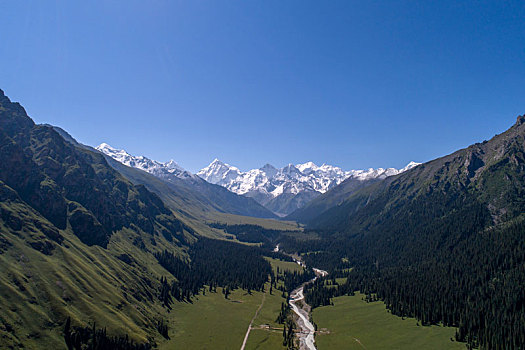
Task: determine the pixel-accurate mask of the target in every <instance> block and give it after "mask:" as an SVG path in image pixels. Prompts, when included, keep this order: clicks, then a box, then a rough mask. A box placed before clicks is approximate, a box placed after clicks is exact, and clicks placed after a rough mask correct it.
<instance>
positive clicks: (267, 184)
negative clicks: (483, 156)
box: [197, 159, 418, 204]
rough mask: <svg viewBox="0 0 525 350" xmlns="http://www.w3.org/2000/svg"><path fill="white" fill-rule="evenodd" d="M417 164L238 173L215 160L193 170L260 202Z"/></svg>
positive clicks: (381, 175) (307, 166) (302, 167)
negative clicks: (397, 166) (359, 168)
mask: <svg viewBox="0 0 525 350" xmlns="http://www.w3.org/2000/svg"><path fill="white" fill-rule="evenodd" d="M416 165H418V163H415V162H410V163H409V164H408V165H407V166H406V167H405V168H403V169H399V170H398V169H394V168H389V169H383V168H378V169H372V168H371V169H368V170H350V171H344V170H342V169H341V168H339V167H335V166H332V165H328V164H323V165H322V166H317V165H316V164H315V163H313V162H306V163H303V164H297V165H294V164H288V165H287V166H285V167H283V168H281V169H277V168H275V167H274V166H272V165H270V164H266V165H265V166H263V167H262V168H259V169H252V170H249V171H247V172H242V171H240V170H239V169H238V168H236V167H234V166H231V165H229V164H226V163H223V162H221V161H220V160H218V159H215V160H214V161H213V162H212V163H210V165H208V166H207V167H206V168H204V169H202V170H201V171H199V172H198V173H197V175H198V176H200V177H201V178H203V179H204V180H206V181H208V182H211V183H213V184H217V185H221V186H223V187H226V188H227V189H228V190H230V191H232V192H235V193H237V194H241V195H246V196H250V197H254V198H256V199H257V200H258V201H259V202H260V203H261V204H265V202H268V201H269V200H271V199H273V198H276V197H278V196H280V195H282V194H284V193H289V194H293V195H296V194H299V193H301V192H310V193H318V194H321V193H325V192H326V191H328V190H329V189H331V188H332V187H335V186H337V185H339V184H340V183H341V182H343V181H344V180H346V179H348V178H354V179H356V180H359V181H365V180H369V179H375V178H380V179H383V178H386V177H388V176H392V175H397V174H399V173H401V172H404V171H406V170H409V169H411V168H413V167H414V166H416Z"/></svg>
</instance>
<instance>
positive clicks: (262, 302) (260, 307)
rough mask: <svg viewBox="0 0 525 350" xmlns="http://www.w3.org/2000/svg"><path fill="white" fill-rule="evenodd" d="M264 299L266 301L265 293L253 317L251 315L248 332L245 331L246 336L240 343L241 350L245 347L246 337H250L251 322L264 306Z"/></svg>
mask: <svg viewBox="0 0 525 350" xmlns="http://www.w3.org/2000/svg"><path fill="white" fill-rule="evenodd" d="M265 299H266V293H264V294H263V297H262V301H261V305H259V308H258V309H257V311H255V315H253V317H252V320H251V321H250V325H249V326H248V330H247V331H246V335H245V336H244V340H243V342H242V346H241V350H244V347H245V346H246V342H247V341H248V337H249V336H250V332H251V330H252V324H253V321H255V319H256V318H257V315H259V311H261V309H262V307H263V305H264V300H265Z"/></svg>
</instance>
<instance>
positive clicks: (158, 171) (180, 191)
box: [96, 143, 276, 218]
mask: <svg viewBox="0 0 525 350" xmlns="http://www.w3.org/2000/svg"><path fill="white" fill-rule="evenodd" d="M96 150H98V151H99V152H101V153H103V154H104V155H106V156H107V158H108V161H109V163H110V164H111V165H112V166H113V167H116V168H118V169H119V171H121V172H126V173H128V172H130V169H138V170H140V172H146V173H148V174H151V175H153V176H155V177H156V178H159V179H161V180H162V181H163V182H165V183H166V184H167V187H168V188H169V190H167V189H164V190H160V191H159V190H155V189H153V183H154V182H155V181H151V178H150V177H144V176H140V174H139V173H137V172H134V175H132V177H133V178H135V179H136V180H137V181H139V178H141V179H140V183H141V184H144V185H146V186H150V189H151V190H153V191H154V192H156V193H158V194H159V195H160V196H161V197H166V196H167V195H170V194H171V195H172V197H173V196H176V197H179V198H180V197H182V198H183V201H185V202H187V201H191V200H193V202H198V203H199V204H198V206H200V207H205V208H208V209H207V210H213V211H218V212H221V213H228V214H235V215H245V216H252V217H258V218H275V217H276V216H275V215H274V214H273V213H272V212H271V211H270V210H268V209H266V208H265V207H263V206H262V205H260V204H259V203H257V202H256V201H255V200H253V199H252V198H247V197H244V196H240V195H237V194H235V193H233V192H230V191H228V190H227V189H225V188H223V187H222V186H218V185H215V184H211V183H209V182H207V181H205V180H203V179H201V178H200V177H198V176H196V175H194V174H192V173H190V172H189V171H187V170H184V169H183V168H182V167H180V166H179V165H178V164H177V163H176V162H175V161H173V160H170V161H169V162H166V163H161V162H158V161H155V160H151V159H149V158H147V157H144V156H133V155H131V154H129V153H128V152H126V151H125V150H121V149H116V148H113V147H111V146H109V145H108V144H106V143H102V144H100V145H99V146H97V147H96ZM122 165H123V166H124V167H123V166H122ZM126 168H128V169H126ZM194 215H195V214H194Z"/></svg>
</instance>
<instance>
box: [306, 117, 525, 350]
mask: <svg viewBox="0 0 525 350" xmlns="http://www.w3.org/2000/svg"><path fill="white" fill-rule="evenodd" d="M524 198H525V116H520V117H518V119H517V122H516V123H515V124H514V125H513V126H512V127H511V128H510V129H509V130H507V131H506V132H504V133H502V134H500V135H497V136H495V137H494V138H493V139H491V140H490V141H484V142H482V143H478V144H475V145H472V146H470V147H468V148H466V149H462V150H459V151H457V152H455V153H453V154H451V155H448V156H445V157H442V158H439V159H436V160H434V161H431V162H428V163H425V164H422V165H419V166H417V167H415V168H414V169H412V170H409V171H407V172H406V173H403V174H401V175H397V176H393V177H389V178H387V179H385V180H384V181H382V182H378V183H376V184H372V185H370V186H368V187H365V188H362V189H360V190H358V191H356V192H353V193H351V194H350V196H349V197H348V198H346V199H345V200H344V201H342V203H340V204H339V205H337V206H335V207H333V208H331V209H328V210H327V211H325V212H324V213H322V214H321V215H320V216H319V217H317V218H316V219H315V220H313V221H311V222H310V228H317V229H318V230H319V229H321V228H322V230H323V231H322V235H323V238H324V239H323V240H321V241H318V242H317V245H318V247H317V250H318V253H316V254H310V255H308V256H307V257H306V260H307V263H310V264H315V266H320V267H325V268H329V269H332V271H333V272H334V275H341V276H344V277H348V280H347V281H348V282H347V284H346V285H342V286H340V287H339V290H338V292H335V291H328V289H326V288H325V287H323V286H321V285H318V286H317V290H314V291H311V292H310V296H311V298H310V300H311V301H312V300H313V299H312V297H313V296H314V295H316V297H315V299H317V302H316V303H321V304H323V303H325V302H326V299H323V298H322V297H321V295H323V294H325V295H326V296H328V297H330V296H333V295H337V294H338V293H339V294H345V293H351V292H353V291H355V290H361V291H362V292H364V293H368V294H369V295H372V298H379V299H381V300H383V301H385V303H386V304H387V307H388V308H389V309H390V310H392V312H393V313H394V314H397V315H400V316H415V317H417V318H418V319H420V320H421V321H422V323H423V324H431V323H438V322H443V323H444V324H445V325H450V326H456V327H458V334H457V339H458V340H461V341H467V342H468V343H469V344H470V346H481V347H482V348H502V349H503V348H505V349H511V348H520V347H521V346H522V345H523V344H525V326H524V325H525V323H524V322H523V321H524V320H525V293H524V292H523V291H524V290H525V289H524V286H525V280H524V276H525V274H524V272H525V226H524V220H525V216H524V213H525V199H524ZM320 232H321V231H320ZM309 249H312V247H310V248H309ZM341 259H343V260H341ZM348 267H353V270H352V271H351V272H350V273H347V272H344V271H347V270H345V268H348ZM323 300H324V301H323ZM314 304H315V303H314Z"/></svg>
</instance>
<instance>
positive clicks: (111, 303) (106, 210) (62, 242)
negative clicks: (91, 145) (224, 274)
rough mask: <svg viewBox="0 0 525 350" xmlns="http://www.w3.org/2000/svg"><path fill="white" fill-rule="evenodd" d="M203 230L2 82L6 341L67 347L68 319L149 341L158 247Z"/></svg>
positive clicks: (1, 337)
mask: <svg viewBox="0 0 525 350" xmlns="http://www.w3.org/2000/svg"><path fill="white" fill-rule="evenodd" d="M196 236H197V235H196V234H195V232H194V230H193V229H191V228H190V227H189V226H188V225H186V223H185V222H183V221H182V220H180V219H179V218H177V217H176V216H175V215H174V213H173V212H172V210H170V209H169V208H168V207H167V206H166V205H165V204H164V203H163V202H162V200H161V199H160V198H159V197H158V196H157V195H156V194H154V193H152V192H150V191H148V190H147V189H146V187H145V186H143V185H134V184H133V183H131V182H130V181H128V180H127V179H126V178H124V177H123V176H122V175H121V174H120V173H118V172H117V171H116V170H114V169H113V168H112V167H110V166H109V165H108V163H107V162H106V159H105V157H104V156H103V155H102V154H100V153H99V152H96V151H94V150H89V149H87V148H84V147H77V146H75V145H74V144H72V143H71V142H68V141H66V140H65V139H64V138H63V137H62V136H61V135H60V134H59V133H58V132H57V131H56V130H55V129H54V128H53V127H50V126H47V125H37V124H35V123H34V122H33V120H32V119H31V118H29V117H28V115H27V114H26V112H25V110H24V108H23V107H22V106H21V105H20V104H18V103H13V102H11V101H10V100H9V99H8V98H7V97H6V96H5V95H4V93H3V92H2V91H1V90H0V310H2V312H0V324H1V326H0V347H1V348H4V347H5V348H13V349H14V348H28V349H36V348H58V347H60V346H62V347H63V346H64V343H63V339H62V331H63V329H64V323H65V321H66V319H67V318H68V317H71V319H72V320H73V322H75V324H79V323H82V324H86V323H87V322H88V321H91V322H92V321H95V320H96V321H97V322H101V321H103V322H104V323H105V324H107V325H108V326H109V327H111V328H113V329H122V331H123V332H130V333H132V334H133V337H134V338H135V339H138V340H140V341H142V342H146V341H147V337H148V336H149V334H152V333H153V332H155V317H157V316H156V315H158V314H159V313H160V312H162V308H161V307H160V306H158V305H157V304H156V303H155V299H154V295H155V294H156V291H157V289H158V288H159V282H158V281H159V279H160V277H161V276H160V274H159V273H157V272H155V271H157V270H156V269H158V268H159V266H158V265H157V266H156V267H155V266H153V267H151V266H152V265H154V264H153V263H152V261H153V254H154V253H155V252H159V251H162V250H163V249H170V250H172V251H182V249H183V248H182V247H186V246H187V244H188V242H190V241H193V240H195V237H196ZM101 305H103V307H102V308H101ZM102 310H105V311H102ZM123 324H125V326H124V327H122V325H123ZM119 327H121V328H119ZM124 329H127V331H124Z"/></svg>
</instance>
